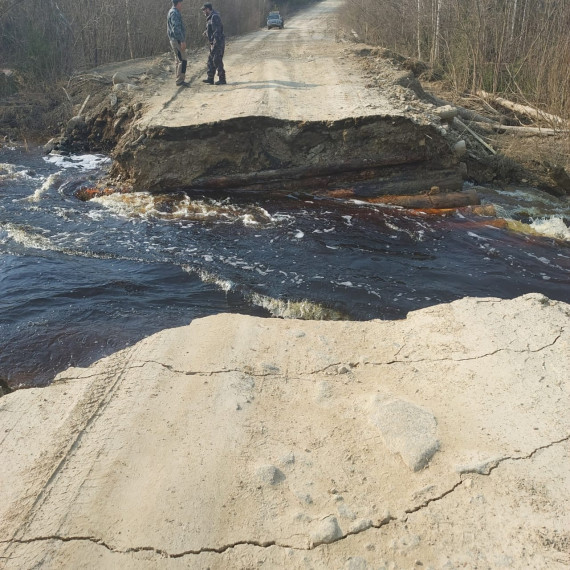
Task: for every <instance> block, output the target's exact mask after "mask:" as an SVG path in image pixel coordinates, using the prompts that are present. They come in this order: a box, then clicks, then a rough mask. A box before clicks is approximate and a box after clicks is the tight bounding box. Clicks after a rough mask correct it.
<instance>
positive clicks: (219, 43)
mask: <svg viewBox="0 0 570 570" xmlns="http://www.w3.org/2000/svg"><path fill="white" fill-rule="evenodd" d="M202 12H203V13H204V16H206V31H205V32H204V35H205V36H206V37H207V38H208V41H209V42H210V55H209V56H208V77H207V78H206V79H204V83H209V84H210V85H213V84H214V77H215V75H216V71H217V72H218V81H216V85H225V84H226V72H225V70H224V62H223V57H224V51H225V49H226V37H225V36H224V25H223V24H222V19H221V18H220V15H219V14H218V12H216V11H215V10H214V8H213V7H212V4H210V3H209V2H207V3H206V4H204V5H203V6H202Z"/></svg>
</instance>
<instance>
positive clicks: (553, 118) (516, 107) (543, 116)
mask: <svg viewBox="0 0 570 570" xmlns="http://www.w3.org/2000/svg"><path fill="white" fill-rule="evenodd" d="M477 95H479V96H480V97H481V98H483V99H486V100H487V101H494V102H495V103H498V104H499V105H501V107H504V108H505V109H510V110H511V111H515V112H516V113H520V114H521V115H525V116H526V117H529V118H530V119H533V120H535V121H539V120H542V121H546V122H548V123H551V124H553V125H560V126H562V127H565V128H567V127H568V121H565V120H564V119H563V118H562V117H558V116H557V115H551V114H550V113H545V112H544V111H541V110H540V109H535V108H534V107H529V106H527V105H520V104H518V103H514V102H513V101H509V100H508V99H504V98H503V97H498V96H496V95H493V94H492V93H487V92H486V91H482V90H480V91H477ZM481 122H487V121H481Z"/></svg>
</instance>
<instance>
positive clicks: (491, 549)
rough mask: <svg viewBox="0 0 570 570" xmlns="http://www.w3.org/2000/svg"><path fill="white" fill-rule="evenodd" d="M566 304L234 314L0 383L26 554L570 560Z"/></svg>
mask: <svg viewBox="0 0 570 570" xmlns="http://www.w3.org/2000/svg"><path fill="white" fill-rule="evenodd" d="M569 316H570V307H569V306H568V305H566V304H564V303H560V302H552V301H549V300H548V299H546V298H545V297H543V296H540V295H535V294H533V295H526V296H524V297H521V298H518V299H515V300H512V301H500V300H498V299H463V300H461V301H457V302H454V303H451V304H448V305H440V306H435V307H431V308H429V309H424V310H421V311H417V312H414V313H411V314H409V315H408V318H407V319H406V320H405V321H395V322H386V321H372V322H366V323H362V322H358V323H356V322H315V321H295V320H281V319H270V320H267V319H259V318H253V317H244V316H238V315H218V316H215V317H208V318H205V319H199V320H197V321H194V322H193V323H192V324H191V325H190V326H188V327H183V328H179V329H172V330H166V331H163V332H160V333H158V334H156V335H154V336H152V337H150V338H148V339H146V340H144V341H141V342H140V343H138V344H137V345H136V346H134V347H131V348H129V349H126V350H124V351H122V352H120V353H117V354H115V355H113V356H111V357H108V358H106V359H103V360H101V361H99V362H98V363H95V364H93V365H92V366H91V367H90V368H88V369H70V370H67V371H66V372H64V373H62V374H60V375H59V377H58V378H57V379H56V381H55V382H54V384H53V385H52V386H50V387H48V388H44V389H32V390H22V391H18V392H15V393H12V394H8V395H6V396H4V397H3V398H1V399H0V433H2V434H3V435H2V446H1V447H0V476H1V478H2V482H3V484H2V486H1V487H0V520H1V521H2V522H1V525H0V556H1V557H2V558H1V559H2V560H3V567H4V568H6V569H12V568H31V567H42V568H79V567H90V568H117V567H119V566H120V567H121V568H133V569H134V568H136V569H137V570H139V569H141V568H149V569H150V568H171V569H172V568H187V567H188V566H191V567H192V568H212V569H214V568H220V569H221V568H252V567H258V566H264V565H265V566H267V567H268V568H318V569H321V568H322V569H325V568H326V569H329V568H354V569H355V568H358V569H362V568H364V569H365V568H378V567H382V566H385V567H389V568H412V567H418V566H419V567H425V568H456V567H470V568H474V567H484V568H497V567H502V566H507V567H511V568H544V569H546V568H548V569H555V568H567V566H568V564H569V563H570V559H569V558H568V542H569V540H570V536H569V535H568V528H570V524H569V523H570V520H569V518H568V513H570V495H569V489H570V481H569V479H568V477H569V471H568V469H567V464H568V454H569V452H570V446H569V438H570V418H569V416H568V409H569V405H570V399H569V388H570V386H569V383H568V382H569V378H570V360H569V355H570V346H569V341H570V335H569V330H568V323H569Z"/></svg>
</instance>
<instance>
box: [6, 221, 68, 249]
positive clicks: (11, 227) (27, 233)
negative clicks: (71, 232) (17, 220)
mask: <svg viewBox="0 0 570 570" xmlns="http://www.w3.org/2000/svg"><path fill="white" fill-rule="evenodd" d="M2 234H4V236H2ZM0 239H1V241H2V243H6V242H7V241H9V240H12V241H15V242H16V243H18V244H20V245H23V246H24V247H29V248H31V249H41V250H44V251H57V250H58V249H59V248H58V247H57V246H55V244H54V243H53V242H52V240H51V239H49V238H46V237H44V236H42V235H40V234H39V233H35V232H33V231H31V230H30V229H29V228H23V227H20V226H16V225H15V224H11V223H7V224H2V225H0Z"/></svg>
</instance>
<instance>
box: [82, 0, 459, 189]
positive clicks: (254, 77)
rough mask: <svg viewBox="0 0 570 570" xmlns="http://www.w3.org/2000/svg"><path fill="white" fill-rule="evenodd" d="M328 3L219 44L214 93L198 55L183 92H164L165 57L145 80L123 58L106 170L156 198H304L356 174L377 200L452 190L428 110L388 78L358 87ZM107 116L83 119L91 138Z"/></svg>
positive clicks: (169, 79)
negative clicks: (280, 193) (201, 194)
mask: <svg viewBox="0 0 570 570" xmlns="http://www.w3.org/2000/svg"><path fill="white" fill-rule="evenodd" d="M340 3H341V2H340V0H325V1H323V2H319V3H318V4H315V5H314V6H312V7H311V8H309V9H308V10H307V11H303V12H301V13H299V14H298V15H297V16H295V17H293V18H291V19H290V20H288V21H287V22H286V27H285V29H283V30H278V29H274V30H267V29H263V30H259V31H257V32H255V33H252V34H248V35H246V36H244V37H242V38H239V39H236V40H230V41H229V42H228V45H227V48H226V57H225V67H226V68H227V78H228V84H227V85H224V86H216V85H208V84H205V83H203V82H202V79H203V78H204V77H205V69H206V66H205V60H206V51H205V50H202V51H201V52H198V53H197V54H194V57H191V58H190V61H191V63H190V65H189V68H188V73H187V79H188V81H189V83H190V88H188V89H185V88H182V87H176V86H175V84H174V73H173V65H172V58H169V59H168V60H165V59H164V58H162V59H161V60H160V61H159V63H158V64H155V65H154V68H153V70H152V72H149V73H142V71H143V70H142V69H141V68H140V64H137V63H136V62H135V63H128V62H127V63H126V64H125V68H124V70H123V71H124V73H125V74H126V75H127V76H130V78H131V80H133V81H138V89H134V90H132V91H128V90H127V91H123V92H120V91H119V92H118V93H119V95H120V96H121V97H127V98H130V101H129V102H128V104H129V106H130V108H131V109H132V108H136V111H135V112H132V113H130V115H129V116H132V117H133V119H132V120H131V121H130V122H129V123H127V121H126V120H124V117H125V116H127V115H128V114H129V110H128V107H127V106H126V105H125V104H124V102H123V105H122V106H121V103H118V104H117V107H118V108H119V109H121V112H122V115H121V117H122V118H121V117H119V119H117V120H114V121H113V122H112V123H111V125H112V126H111V127H110V128H111V129H114V130H115V131H116V134H117V136H118V142H117V144H116V146H115V152H114V158H115V164H114V175H116V177H117V178H118V179H120V180H121V181H125V180H126V181H128V182H129V183H132V184H133V185H134V187H135V188H136V189H147V190H158V191H162V190H169V189H180V188H184V189H199V190H205V189H208V188H216V189H219V188H224V189H225V188H235V187H245V186H246V187H248V188H250V187H251V186H255V188H256V189H259V190H261V191H266V190H267V189H268V187H270V186H271V187H272V188H273V189H276V188H277V189H281V190H284V191H286V192H289V191H290V190H291V187H292V186H294V187H297V188H299V187H300V188H301V189H303V191H307V190H309V189H311V188H312V187H315V186H317V187H323V186H324V187H334V186H335V185H337V186H338V184H344V183H345V182H346V181H355V180H363V179H366V180H370V179H374V180H375V181H376V182H377V183H376V184H375V187H374V189H375V192H377V193H380V194H394V193H400V194H406V193H408V194H409V193H412V194H413V193H421V192H427V191H428V190H430V189H431V188H432V187H433V186H437V187H438V188H440V190H441V191H457V190H460V189H461V185H462V180H463V179H462V175H461V172H460V168H459V164H458V160H457V158H456V156H455V155H454V154H453V152H452V144H450V141H448V140H446V139H445V137H444V136H443V134H445V133H444V131H443V130H442V129H441V127H440V125H439V124H438V120H436V118H434V115H433V114H431V115H430V114H429V113H428V112H425V111H427V110H428V109H429V107H428V104H427V103H424V102H421V101H420V100H419V99H418V98H417V97H416V95H415V94H414V93H413V92H412V90H411V89H408V88H406V87H403V86H402V85H400V84H398V83H397V81H395V82H393V83H392V82H390V81H386V82H385V84H384V85H383V88H378V85H377V83H376V84H374V85H373V84H372V83H370V78H369V77H367V76H366V73H365V72H364V69H363V67H362V62H361V61H359V56H358V51H359V50H360V49H361V48H356V47H355V46H354V45H353V44H350V43H347V42H346V41H341V40H340V39H339V38H338V37H337V33H336V30H337V25H336V22H335V20H336V12H337V10H338V8H339V6H340ZM385 65H386V68H387V69H388V68H390V64H389V63H388V62H387V63H386V64H385ZM137 66H138V67H137ZM136 69H138V78H135V79H133V77H134V76H135V75H136V73H135V70H136ZM392 71H393V70H392ZM119 88H120V86H119ZM412 99H413V105H411V104H410V103H411V102H412ZM117 112H118V111H117V109H109V108H105V109H103V110H100V112H99V115H98V116H93V119H92V120H91V124H92V125H93V126H92V127H91V128H92V129H94V130H95V131H97V129H100V130H101V133H102V134H101V135H100V136H99V134H97V132H95V134H94V135H93V136H92V137H91V138H98V137H99V138H101V137H103V136H106V134H107V133H108V131H109V130H110V129H109V126H110V121H111V120H112V118H110V117H112V115H115V116H116V113H117ZM100 125H104V127H100ZM117 125H118V127H117ZM127 125H128V126H127ZM105 129H107V130H105ZM442 133H443V134H442ZM409 169H411V170H412V172H411V173H409V172H408V170H409Z"/></svg>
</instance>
